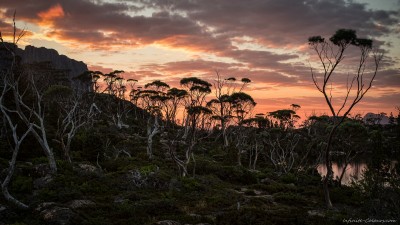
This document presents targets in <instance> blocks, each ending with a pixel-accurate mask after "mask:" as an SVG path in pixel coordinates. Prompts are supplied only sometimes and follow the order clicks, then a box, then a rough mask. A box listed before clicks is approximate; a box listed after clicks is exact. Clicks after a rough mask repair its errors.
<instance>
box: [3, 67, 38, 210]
mask: <svg viewBox="0 0 400 225" xmlns="http://www.w3.org/2000/svg"><path fill="white" fill-rule="evenodd" d="M1 76H3V77H4V79H3V80H2V81H1V82H2V84H1V85H2V87H1V88H2V89H1V90H2V91H1V95H0V111H1V114H2V116H3V118H5V121H6V124H5V126H7V125H8V127H9V129H10V130H11V133H12V140H13V143H10V146H11V150H12V157H11V160H10V162H9V167H8V169H7V176H6V177H5V178H4V180H3V182H2V183H1V190H2V192H3V195H4V198H5V199H6V200H7V201H9V202H11V203H13V204H14V205H16V206H17V207H18V208H22V209H26V208H28V206H27V205H25V204H24V203H22V202H20V201H19V200H17V199H16V198H14V197H13V196H12V195H11V194H10V193H9V191H8V186H9V184H10V182H11V179H12V176H13V174H14V171H15V165H16V162H17V156H18V153H19V150H20V146H21V144H22V142H23V141H24V139H25V138H26V136H27V135H28V134H29V133H30V132H31V130H32V125H29V126H28V127H27V128H26V129H25V130H24V131H23V132H22V135H21V134H18V132H17V126H18V123H17V122H15V121H13V120H12V119H11V117H12V114H13V110H11V109H9V108H7V106H6V104H5V102H4V98H5V96H6V94H7V93H8V92H9V91H10V89H11V87H10V86H9V84H8V81H7V79H6V77H7V74H2V75H1Z"/></svg>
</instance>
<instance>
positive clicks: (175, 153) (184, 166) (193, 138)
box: [161, 106, 212, 177]
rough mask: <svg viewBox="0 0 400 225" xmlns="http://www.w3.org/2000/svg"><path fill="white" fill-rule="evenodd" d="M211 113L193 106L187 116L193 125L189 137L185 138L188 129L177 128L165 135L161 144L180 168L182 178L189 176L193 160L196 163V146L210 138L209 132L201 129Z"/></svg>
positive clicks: (206, 109) (203, 108)
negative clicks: (202, 123)
mask: <svg viewBox="0 0 400 225" xmlns="http://www.w3.org/2000/svg"><path fill="white" fill-rule="evenodd" d="M211 113H212V112H211V110H210V109H208V108H207V107H204V106H193V107H191V108H189V109H188V110H187V114H188V115H189V116H190V118H191V120H190V121H191V124H190V128H189V132H188V134H187V136H185V135H186V129H185V128H183V129H182V128H179V127H176V130H174V131H172V130H170V132H165V133H164V135H163V140H162V141H161V143H162V144H163V146H164V148H165V149H166V150H167V151H168V153H169V155H170V156H171V158H172V160H173V161H174V162H175V164H176V165H177V167H178V168H179V172H180V175H181V176H182V177H185V176H187V175H188V165H189V163H190V162H191V159H192V160H193V161H195V156H194V149H195V146H196V145H197V144H198V143H199V142H200V141H201V140H202V139H203V138H206V137H208V134H207V132H205V131H204V130H201V129H199V127H200V123H201V122H202V121H203V118H204V117H207V116H208V115H210V114H211ZM179 149H183V154H182V153H180V151H179ZM194 173H195V169H194V170H193V174H194Z"/></svg>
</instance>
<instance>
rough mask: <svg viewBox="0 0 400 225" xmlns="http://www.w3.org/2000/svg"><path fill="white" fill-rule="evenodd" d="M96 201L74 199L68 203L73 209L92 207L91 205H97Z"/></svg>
mask: <svg viewBox="0 0 400 225" xmlns="http://www.w3.org/2000/svg"><path fill="white" fill-rule="evenodd" d="M95 205H96V203H94V202H93V201H91V200H83V199H82V200H72V201H70V202H69V203H68V206H69V208H71V209H78V208H85V207H90V206H95Z"/></svg>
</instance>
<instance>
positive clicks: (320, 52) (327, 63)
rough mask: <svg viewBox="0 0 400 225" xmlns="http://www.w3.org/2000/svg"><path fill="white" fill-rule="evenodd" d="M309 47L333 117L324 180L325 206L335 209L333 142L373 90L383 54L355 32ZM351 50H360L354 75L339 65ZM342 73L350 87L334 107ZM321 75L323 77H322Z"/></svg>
mask: <svg viewBox="0 0 400 225" xmlns="http://www.w3.org/2000/svg"><path fill="white" fill-rule="evenodd" d="M308 43H309V46H310V47H311V49H312V50H314V52H315V53H316V55H317V60H318V63H319V64H320V67H319V70H314V69H313V67H312V66H310V67H311V77H312V80H313V82H314V85H315V87H316V88H317V90H318V91H319V92H321V94H322V95H323V97H324V99H325V102H326V104H327V105H328V107H329V110H330V113H331V115H332V117H333V124H334V125H333V126H332V128H331V130H330V134H329V136H328V140H327V145H326V148H325V157H324V158H325V165H326V168H327V174H326V176H325V177H324V179H323V187H324V195H325V202H326V206H327V207H328V208H332V202H331V199H330V195H329V187H328V183H329V180H330V179H332V176H333V171H332V162H331V157H330V155H331V154H330V153H331V145H332V141H333V138H334V136H335V133H336V131H337V129H338V127H339V126H340V124H341V123H343V121H344V119H345V118H346V117H347V116H348V115H349V113H350V112H351V110H352V109H353V108H354V106H356V105H357V104H358V103H359V102H360V101H361V100H362V99H363V97H364V96H365V94H366V93H367V92H368V91H369V90H370V89H371V87H372V83H373V81H374V79H375V77H376V75H377V72H378V68H379V65H380V62H381V60H382V58H383V54H382V53H378V52H377V51H373V50H372V40H370V39H364V38H358V37H357V35H356V31H354V30H349V29H339V30H337V31H336V33H335V34H334V35H333V36H332V37H330V38H329V41H327V40H325V38H323V37H321V36H312V37H310V38H309V39H308ZM352 47H355V48H358V49H359V59H358V60H355V61H353V63H354V64H355V67H356V68H355V71H354V72H350V71H346V72H344V71H340V68H339V64H343V63H342V62H343V60H344V59H345V53H346V52H349V51H351V49H352ZM371 53H372V60H371V61H372V66H371V67H367V65H369V59H370V58H371V57H370V56H371ZM350 63H351V62H350ZM338 68H339V69H338ZM319 72H320V73H319ZM340 72H342V73H347V74H348V76H347V83H346V85H345V86H346V90H344V91H343V95H344V97H343V98H342V99H343V100H342V101H341V102H340V103H339V104H334V102H333V99H334V98H333V93H334V92H333V89H334V85H333V81H332V80H333V78H334V77H338V76H340ZM318 74H322V75H321V76H319V75H318ZM350 74H352V75H350ZM368 75H369V76H368ZM335 87H336V86H335ZM335 99H337V102H339V101H340V100H339V99H338V98H337V97H336V98H335Z"/></svg>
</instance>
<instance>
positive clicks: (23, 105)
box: [0, 13, 57, 173]
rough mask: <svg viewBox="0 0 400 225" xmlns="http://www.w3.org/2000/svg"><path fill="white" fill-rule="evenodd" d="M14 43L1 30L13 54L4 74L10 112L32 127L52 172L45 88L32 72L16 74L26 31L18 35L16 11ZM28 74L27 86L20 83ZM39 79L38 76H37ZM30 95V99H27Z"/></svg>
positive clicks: (8, 49) (54, 167)
mask: <svg viewBox="0 0 400 225" xmlns="http://www.w3.org/2000/svg"><path fill="white" fill-rule="evenodd" d="M13 27H14V33H13V43H12V48H9V47H7V45H6V44H5V43H4V40H3V37H2V35H1V32H0V41H1V43H2V45H3V47H4V48H5V49H6V50H7V51H8V52H9V53H10V54H11V55H12V64H11V69H10V70H9V74H8V75H7V76H3V80H4V83H8V87H9V90H10V92H11V93H12V98H13V108H12V109H9V111H10V112H13V113H15V114H16V115H17V116H18V117H19V119H20V120H22V122H23V123H25V125H26V126H27V127H32V129H31V133H32V134H33V136H34V137H35V138H36V140H37V141H38V142H39V144H40V146H41V147H42V149H43V151H44V153H45V155H46V156H47V159H48V160H49V166H50V170H51V172H52V173H56V172H57V165H56V161H55V158H54V152H53V149H51V148H50V145H49V143H48V141H47V133H46V129H45V113H44V107H43V90H42V89H41V88H40V87H38V86H37V85H36V82H35V78H34V76H33V75H32V74H29V73H26V72H25V73H23V74H16V73H15V71H16V49H17V44H18V41H19V40H20V39H21V38H22V37H23V36H24V34H25V31H24V30H22V31H21V32H20V34H19V35H18V36H17V35H16V30H17V28H16V25H15V13H14V18H13ZM22 75H24V76H26V77H25V79H26V84H25V87H22V85H20V83H21V82H20V79H19V78H20V76H22ZM36 79H38V78H36ZM28 95H29V97H30V99H27V96H28Z"/></svg>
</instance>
